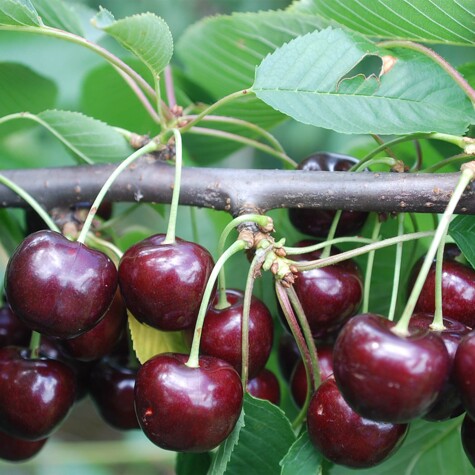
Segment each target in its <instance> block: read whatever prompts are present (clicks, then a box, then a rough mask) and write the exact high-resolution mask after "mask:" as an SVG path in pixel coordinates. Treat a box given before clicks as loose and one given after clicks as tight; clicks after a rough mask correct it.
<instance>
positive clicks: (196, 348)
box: [186, 240, 247, 368]
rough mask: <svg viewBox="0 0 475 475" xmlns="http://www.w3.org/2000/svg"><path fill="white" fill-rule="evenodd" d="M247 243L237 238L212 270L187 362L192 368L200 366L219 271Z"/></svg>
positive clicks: (244, 247)
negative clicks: (200, 353) (210, 305)
mask: <svg viewBox="0 0 475 475" xmlns="http://www.w3.org/2000/svg"><path fill="white" fill-rule="evenodd" d="M246 247H247V243H246V242H245V241H241V240H237V241H235V242H234V243H233V244H232V245H231V246H229V248H228V249H227V250H226V251H224V252H223V253H222V254H221V256H220V257H219V258H218V260H217V261H216V264H215V265H214V267H213V270H212V271H211V274H210V276H209V279H208V282H207V284H206V288H205V291H204V294H203V299H202V300H201V305H200V309H199V312H198V317H197V319H196V324H195V332H194V335H193V342H192V344H191V350H190V357H189V358H188V361H187V362H186V365H187V366H189V367H190V368H198V367H199V352H200V340H201V333H202V331H203V323H204V319H205V316H206V311H207V310H208V305H209V301H210V299H211V293H212V292H213V289H214V284H215V282H216V279H217V277H218V274H219V271H220V270H221V268H222V267H223V266H224V264H225V262H226V261H227V260H228V259H229V258H230V257H231V256H232V255H233V254H236V253H237V252H239V251H242V250H244V249H246Z"/></svg>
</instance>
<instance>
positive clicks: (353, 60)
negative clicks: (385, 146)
mask: <svg viewBox="0 0 475 475" xmlns="http://www.w3.org/2000/svg"><path fill="white" fill-rule="evenodd" d="M368 54H371V55H377V56H380V57H384V58H385V59H386V60H387V58H392V60H395V62H394V63H393V64H392V66H391V67H390V68H389V70H388V71H385V72H384V73H383V72H382V70H381V71H377V72H376V73H375V74H374V75H370V76H368V77H367V79H366V81H368V83H370V87H369V86H365V85H363V84H362V83H361V77H360V76H359V75H357V76H351V71H352V70H353V69H354V68H355V65H357V64H358V63H359V62H360V61H362V60H363V59H364V58H365V57H366V56H368ZM347 76H349V77H347ZM375 76H376V77H375ZM375 81H377V83H378V87H377V88H376V90H375V89H374V85H375ZM252 89H253V90H254V92H255V93H256V95H257V96H258V97H259V98H260V99H262V100H263V101H264V102H266V103H267V104H269V105H271V106H272V107H274V108H276V109H277V110H280V111H281V112H283V113H285V114H287V115H290V116H291V117H293V118H294V119H296V120H298V121H300V122H303V123H305V124H310V125H314V126H317V127H323V128H327V129H332V130H335V131H336V132H341V133H347V134H381V135H391V134H395V135H402V134H411V133H415V132H425V133H428V132H442V133H452V134H456V135H463V134H464V133H465V131H466V129H467V127H468V125H469V124H470V122H471V121H472V120H474V119H475V114H474V110H473V106H472V104H471V102H470V101H469V100H468V98H467V97H466V96H465V94H464V92H463V91H462V90H461V89H460V88H459V87H458V86H457V84H456V83H455V82H454V81H453V79H452V78H451V77H450V76H449V75H447V74H446V73H445V72H444V71H443V70H442V69H441V68H440V67H439V66H438V65H436V64H435V63H434V62H433V61H432V60H430V59H429V58H427V57H426V56H424V55H422V54H420V53H417V52H415V51H409V50H403V49H398V50H397V51H390V52H388V51H385V50H382V49H380V48H377V47H376V45H375V44H374V43H371V42H370V41H369V40H367V39H365V38H364V37H362V36H359V35H357V34H356V33H352V32H347V31H343V30H341V29H333V28H327V29H326V30H323V31H320V32H314V33H309V34H307V35H305V36H302V37H300V38H297V39H295V40H293V41H291V42H290V43H288V44H286V45H284V46H283V47H281V48H279V49H278V50H277V51H275V52H274V53H273V54H271V55H269V56H267V57H266V58H265V59H264V61H262V63H261V64H260V65H259V67H258V68H257V70H256V79H255V82H254V85H253V86H252Z"/></svg>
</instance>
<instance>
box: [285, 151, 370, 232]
mask: <svg viewBox="0 0 475 475" xmlns="http://www.w3.org/2000/svg"><path fill="white" fill-rule="evenodd" d="M356 163H358V160H357V159H356V158H354V157H350V156H348V155H340V154H336V153H329V152H318V153H315V154H313V155H310V156H309V157H307V158H306V159H304V160H303V161H302V162H300V163H299V165H298V167H297V169H298V170H305V171H309V172H311V171H329V172H342V171H347V170H348V169H349V168H351V167H352V166H353V165H355V164H356ZM335 213H336V211H334V210H323V209H303V208H291V209H289V219H290V221H291V222H292V224H293V225H294V226H295V227H296V228H297V229H298V230H299V231H301V232H302V233H304V234H308V235H310V236H313V237H320V238H325V237H327V234H328V231H329V230H330V226H331V224H332V222H333V218H334V217H335ZM367 216H368V213H364V212H360V211H343V212H342V215H341V217H340V221H339V222H338V227H337V230H336V231H337V232H336V234H337V235H338V236H344V235H348V234H356V233H357V232H358V231H359V230H360V229H361V228H362V227H363V224H364V222H365V221H366V218H367Z"/></svg>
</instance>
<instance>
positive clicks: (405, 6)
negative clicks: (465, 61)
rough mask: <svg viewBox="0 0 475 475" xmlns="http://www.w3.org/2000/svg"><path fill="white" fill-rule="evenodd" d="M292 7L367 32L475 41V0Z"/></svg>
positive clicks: (348, 1) (354, 0)
mask: <svg viewBox="0 0 475 475" xmlns="http://www.w3.org/2000/svg"><path fill="white" fill-rule="evenodd" d="M291 10H292V11H303V12H307V13H316V14H319V15H322V16H324V17H325V18H329V19H332V20H334V21H336V22H338V23H340V24H341V25H344V26H345V27H347V28H350V29H352V30H354V31H357V32H359V33H362V34H364V35H367V36H373V37H378V38H391V39H404V40H415V41H423V42H425V43H449V44H459V45H473V44H475V22H474V18H473V16H474V15H473V11H474V9H473V1H472V0H411V1H394V0H378V1H377V2H375V1H374V0H333V1H331V2H329V1H328V0H301V1H297V2H295V3H294V4H293V5H292V6H291Z"/></svg>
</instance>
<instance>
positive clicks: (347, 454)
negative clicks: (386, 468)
mask: <svg viewBox="0 0 475 475" xmlns="http://www.w3.org/2000/svg"><path fill="white" fill-rule="evenodd" d="M307 428H308V434H309V437H310V440H311V442H312V444H313V445H314V446H315V447H316V448H317V450H318V451H319V452H321V453H322V454H323V455H324V456H325V457H326V458H327V459H329V460H330V461H332V462H334V463H336V464H339V465H346V466H347V467H352V468H367V467H373V466H375V465H377V464H379V463H381V462H383V461H384V460H385V459H387V458H388V457H389V456H390V455H392V454H393V453H394V452H395V451H396V450H397V449H398V448H399V446H400V445H401V443H402V441H403V440H404V437H405V435H406V433H407V424H392V423H387V422H375V421H372V420H369V419H365V418H364V417H361V416H360V415H358V414H357V413H356V412H355V411H353V410H352V409H351V408H350V406H348V404H347V403H346V402H345V400H344V398H343V396H342V395H341V393H340V391H339V390H338V387H337V385H336V382H335V379H334V378H333V377H329V378H327V379H326V380H325V381H324V382H323V383H322V384H321V385H320V386H319V388H318V389H317V391H316V392H315V393H314V395H313V396H312V399H311V401H310V405H309V408H308V412H307Z"/></svg>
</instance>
